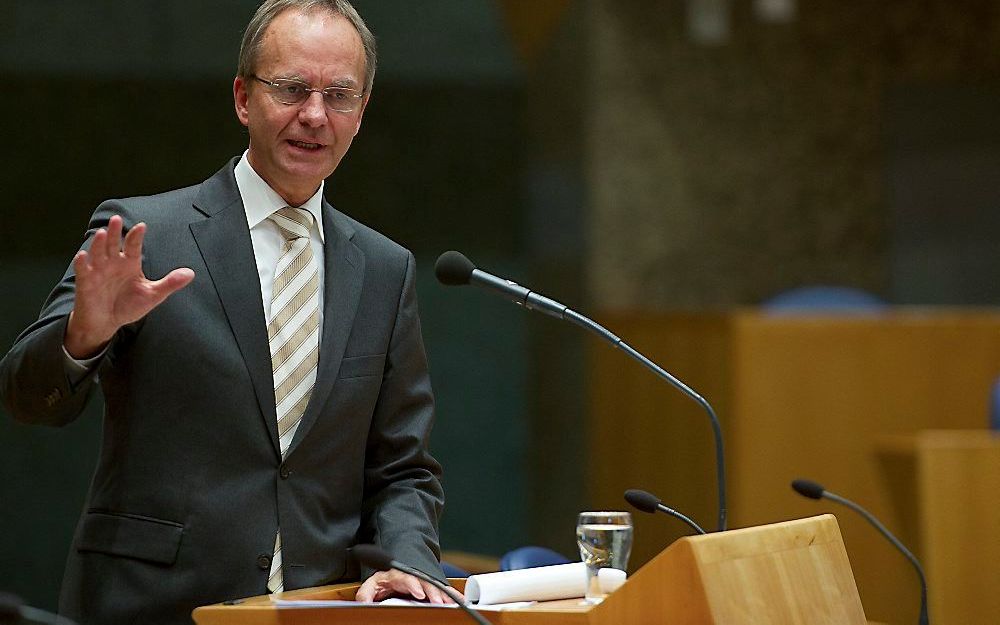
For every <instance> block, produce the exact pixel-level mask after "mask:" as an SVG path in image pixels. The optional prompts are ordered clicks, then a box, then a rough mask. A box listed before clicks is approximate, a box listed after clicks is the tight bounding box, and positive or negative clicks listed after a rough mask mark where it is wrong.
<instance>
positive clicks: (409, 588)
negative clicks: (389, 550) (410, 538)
mask: <svg viewBox="0 0 1000 625" xmlns="http://www.w3.org/2000/svg"><path fill="white" fill-rule="evenodd" d="M455 592H456V593H458V591H457V590H456V591H455ZM394 595H405V596H409V597H413V598H414V599H417V600H420V601H423V600H425V599H426V600H427V602H428V603H455V602H454V601H452V600H451V597H449V596H448V595H446V594H444V593H443V592H441V590H439V589H438V588H436V587H434V586H433V585H431V584H428V583H427V582H424V581H421V580H419V579H417V578H416V577H414V576H412V575H407V574H406V573H402V572H400V571H379V572H377V573H375V574H374V575H372V576H371V577H369V578H368V579H366V580H365V583H363V584H361V588H359V589H358V593H357V595H355V597H354V599H355V601H366V602H371V601H382V600H383V599H388V598H389V597H392V596H394ZM459 596H461V595H459Z"/></svg>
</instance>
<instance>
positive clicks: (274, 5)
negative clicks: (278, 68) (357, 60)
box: [236, 0, 378, 93]
mask: <svg viewBox="0 0 1000 625" xmlns="http://www.w3.org/2000/svg"><path fill="white" fill-rule="evenodd" d="M287 9H297V10H299V11H302V12H303V13H306V12H310V11H316V10H325V11H329V12H330V13H333V14H334V15H340V16H341V17H343V18H345V19H346V20H347V21H349V22H350V23H351V25H352V26H354V29H355V30H356V31H358V35H360V36H361V43H362V45H363V46H364V48H365V93H369V92H370V91H371V89H372V83H374V82H375V67H376V65H377V64H378V58H377V54H376V50H375V35H373V34H372V32H371V31H370V30H368V26H366V25H365V21H364V20H363V19H361V16H360V15H358V12H357V11H356V10H355V9H354V7H353V6H351V3H350V2H348V1H347V0H265V1H264V3H263V4H261V5H260V6H259V7H258V8H257V12H256V13H254V14H253V17H252V18H250V23H249V24H247V29H246V31H244V33H243V43H242V45H240V61H239V65H238V66H237V68H236V74H237V76H240V77H241V78H244V79H248V78H251V77H252V76H253V74H254V72H256V71H257V61H258V59H259V58H260V53H261V48H262V47H263V45H264V33H265V32H267V27H268V26H270V25H271V22H273V21H274V18H276V17H278V15H279V14H281V13H282V12H284V11H286V10H287Z"/></svg>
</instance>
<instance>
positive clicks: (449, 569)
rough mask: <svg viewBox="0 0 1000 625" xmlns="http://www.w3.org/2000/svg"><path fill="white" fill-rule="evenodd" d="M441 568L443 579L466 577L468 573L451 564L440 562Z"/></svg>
mask: <svg viewBox="0 0 1000 625" xmlns="http://www.w3.org/2000/svg"><path fill="white" fill-rule="evenodd" d="M441 568H442V569H444V576H445V577H468V576H469V572H468V571H466V570H465V569H462V568H459V567H457V566H455V565H454V564H452V563H451V562H445V561H444V560H442V561H441Z"/></svg>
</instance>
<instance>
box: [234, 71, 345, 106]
mask: <svg viewBox="0 0 1000 625" xmlns="http://www.w3.org/2000/svg"><path fill="white" fill-rule="evenodd" d="M251 77H252V78H253V79H255V80H259V81H260V82H262V83H264V84H265V85H267V86H268V87H270V91H271V95H273V96H274V99H275V100H277V101H278V102H281V103H282V104H302V103H303V102H305V101H306V99H308V98H309V95H310V94H312V93H313V92H315V93H320V94H322V95H323V102H325V103H326V108H328V109H330V110H331V111H336V112H338V113H353V112H354V111H356V110H358V107H359V106H361V98H363V97H364V94H362V93H358V92H357V91H355V90H354V89H348V88H346V87H326V88H325V89H314V88H312V87H310V86H309V85H308V84H306V83H304V82H302V81H301V80H294V79H292V78H275V79H274V80H264V79H263V78H261V77H260V76H256V75H254V76H251Z"/></svg>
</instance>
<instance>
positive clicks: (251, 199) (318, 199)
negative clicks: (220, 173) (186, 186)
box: [233, 152, 326, 242]
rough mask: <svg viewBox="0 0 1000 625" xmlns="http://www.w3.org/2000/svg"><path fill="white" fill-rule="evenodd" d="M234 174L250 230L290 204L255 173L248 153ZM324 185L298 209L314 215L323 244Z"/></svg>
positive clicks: (244, 154)
mask: <svg viewBox="0 0 1000 625" xmlns="http://www.w3.org/2000/svg"><path fill="white" fill-rule="evenodd" d="M233 173H234V174H235V175H236V186H237V188H239V190H240V197H242V198H243V207H244V209H245V210H246V213H247V224H248V225H249V226H250V228H254V227H255V226H257V225H258V224H260V222H262V221H264V220H265V219H267V218H268V217H270V216H271V214H272V213H274V211H276V210H279V209H282V208H284V207H286V206H288V202H286V201H285V200H283V199H281V196H280V195H278V193H277V192H276V191H275V190H274V189H272V188H271V187H270V186H269V185H268V184H267V183H266V182H264V179H263V178H261V177H260V174H258V173H257V172H256V171H254V168H253V166H252V165H250V160H249V159H248V158H247V152H244V153H243V157H242V158H241V159H240V161H239V162H238V163H236V169H235V171H234V172H233ZM324 184H326V182H325V181H324V182H320V183H319V189H317V190H316V193H314V194H313V196H312V197H311V198H309V199H308V200H306V201H305V204H303V205H302V206H299V207H297V208H301V209H302V210H307V211H309V212H310V213H311V214H312V216H313V219H314V220H315V221H316V227H317V228H318V229H319V239H320V241H323V242H325V241H326V236H325V234H324V232H323V185H324Z"/></svg>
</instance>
